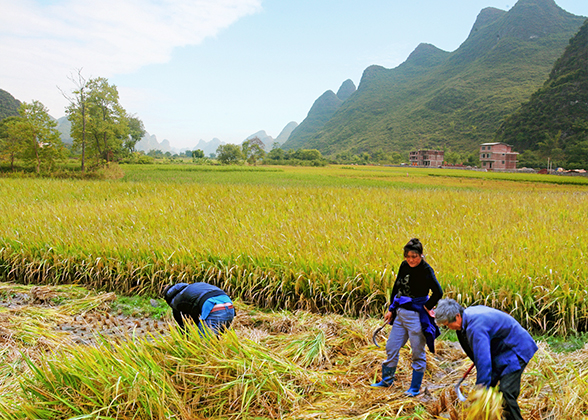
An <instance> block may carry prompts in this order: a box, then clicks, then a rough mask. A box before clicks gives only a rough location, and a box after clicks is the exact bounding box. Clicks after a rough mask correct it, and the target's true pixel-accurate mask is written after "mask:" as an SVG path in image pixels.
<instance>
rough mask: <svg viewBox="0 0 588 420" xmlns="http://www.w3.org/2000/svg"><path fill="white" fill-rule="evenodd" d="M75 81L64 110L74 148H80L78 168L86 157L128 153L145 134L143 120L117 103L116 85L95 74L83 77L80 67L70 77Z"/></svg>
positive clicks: (95, 157)
mask: <svg viewBox="0 0 588 420" xmlns="http://www.w3.org/2000/svg"><path fill="white" fill-rule="evenodd" d="M70 80H71V81H72V82H73V83H74V84H75V88H74V90H73V91H72V93H71V95H66V94H64V96H65V97H66V98H67V99H68V100H69V103H70V104H69V106H68V107H67V109H66V113H67V116H68V119H69V121H70V122H71V127H72V128H71V135H72V138H73V140H74V148H75V149H81V152H82V162H81V163H82V172H83V171H85V166H86V155H87V157H88V158H89V159H95V160H96V163H100V161H101V160H102V161H106V162H110V161H112V160H113V159H116V158H120V157H123V156H128V155H130V154H131V153H132V152H133V151H134V150H135V145H136V144H137V142H138V141H139V140H141V138H143V136H144V135H145V127H144V126H143V122H142V121H141V120H140V119H139V118H138V117H136V116H133V115H128V114H127V112H126V111H125V109H124V108H123V107H122V106H121V105H120V103H119V96H118V90H117V88H116V86H114V85H111V84H109V83H108V80H107V79H105V78H103V77H99V78H94V79H89V80H86V79H85V78H84V77H83V76H82V74H81V71H78V74H77V76H76V77H73V76H72V77H70Z"/></svg>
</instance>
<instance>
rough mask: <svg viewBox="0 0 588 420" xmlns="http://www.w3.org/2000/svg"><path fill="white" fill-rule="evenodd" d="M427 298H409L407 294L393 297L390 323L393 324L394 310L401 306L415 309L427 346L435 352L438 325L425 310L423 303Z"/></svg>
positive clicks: (438, 332)
mask: <svg viewBox="0 0 588 420" xmlns="http://www.w3.org/2000/svg"><path fill="white" fill-rule="evenodd" d="M428 300H429V296H423V297H418V298H410V297H407V296H400V297H398V296H397V297H395V298H394V300H393V301H392V305H390V308H388V309H389V310H390V312H392V319H391V320H390V324H394V319H395V318H396V310H397V309H398V308H399V307H400V306H402V307H404V308H406V309H409V310H411V311H415V312H417V313H418V314H419V320H420V321H421V329H422V331H423V334H424V335H425V340H426V342H427V347H428V348H429V351H430V352H431V353H435V339H436V338H437V337H439V334H440V331H439V327H438V326H437V324H436V323H435V319H434V318H431V316H430V315H429V313H428V312H427V311H425V308H424V306H425V303H427V301H428Z"/></svg>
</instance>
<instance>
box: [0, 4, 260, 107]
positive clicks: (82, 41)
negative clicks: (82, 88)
mask: <svg viewBox="0 0 588 420" xmlns="http://www.w3.org/2000/svg"><path fill="white" fill-rule="evenodd" d="M0 10H2V13H1V14H0V28H1V29H0V56H1V57H2V61H3V63H2V66H0V88H1V89H4V90H7V91H9V92H10V93H12V94H13V95H14V96H16V97H17V98H18V99H21V100H24V101H30V100H32V99H38V100H40V101H41V102H43V103H45V105H46V106H48V107H49V108H50V109H51V110H52V111H53V112H54V113H55V112H57V113H58V114H59V113H61V111H62V109H63V108H61V109H59V110H53V108H54V107H62V106H63V103H64V102H63V99H62V98H60V94H59V93H58V90H57V88H56V85H59V86H61V87H63V86H68V85H69V84H70V83H68V80H67V77H68V76H69V75H70V74H72V73H75V72H76V71H77V69H80V68H83V74H84V75H86V76H90V77H97V76H102V77H111V76H112V75H115V74H125V73H131V72H134V71H136V70H137V69H139V68H141V67H142V66H145V65H147V64H154V63H165V62H167V61H168V60H169V59H170V57H171V53H172V51H173V49H174V48H175V47H181V46H186V45H195V44H199V43H200V42H202V41H203V40H204V39H205V38H207V37H211V36H215V35H216V34H217V33H218V32H219V31H220V30H221V29H223V28H226V27H228V26H229V25H231V24H232V23H234V22H235V21H237V20H238V19H240V18H241V17H243V16H246V15H249V14H253V13H256V12H258V11H259V10H261V0H57V1H49V2H44V3H43V2H41V1H34V0H19V1H14V0H0ZM56 92H57V94H56ZM44 98H53V99H48V100H44ZM46 102H47V103H46ZM50 102H53V103H50ZM57 102H59V104H58V103H57Z"/></svg>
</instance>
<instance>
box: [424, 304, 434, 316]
mask: <svg viewBox="0 0 588 420" xmlns="http://www.w3.org/2000/svg"><path fill="white" fill-rule="evenodd" d="M423 308H425V311H427V313H428V314H429V316H430V317H431V318H435V310H434V309H428V308H427V307H426V306H423Z"/></svg>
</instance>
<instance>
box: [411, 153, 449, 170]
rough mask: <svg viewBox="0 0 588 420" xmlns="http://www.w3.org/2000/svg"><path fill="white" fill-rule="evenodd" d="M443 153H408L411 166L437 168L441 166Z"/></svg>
mask: <svg viewBox="0 0 588 420" xmlns="http://www.w3.org/2000/svg"><path fill="white" fill-rule="evenodd" d="M444 157H445V152H444V151H443V150H417V151H413V152H410V156H409V159H410V165H411V166H426V167H433V168H437V167H439V166H442V165H443V158H444Z"/></svg>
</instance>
